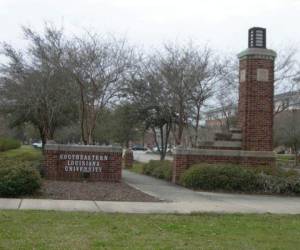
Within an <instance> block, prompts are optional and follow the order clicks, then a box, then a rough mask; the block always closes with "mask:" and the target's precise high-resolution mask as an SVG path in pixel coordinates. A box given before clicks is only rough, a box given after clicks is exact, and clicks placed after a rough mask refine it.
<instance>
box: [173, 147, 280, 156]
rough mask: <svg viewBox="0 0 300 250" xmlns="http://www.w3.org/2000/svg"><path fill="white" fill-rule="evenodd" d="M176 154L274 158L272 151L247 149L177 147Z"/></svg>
mask: <svg viewBox="0 0 300 250" xmlns="http://www.w3.org/2000/svg"><path fill="white" fill-rule="evenodd" d="M173 154H174V155H199V156H228V157H254V158H273V157H275V154H274V152H272V151H245V150H221V149H220V150H218V149H198V148H183V147H176V148H175V150H174V153H173Z"/></svg>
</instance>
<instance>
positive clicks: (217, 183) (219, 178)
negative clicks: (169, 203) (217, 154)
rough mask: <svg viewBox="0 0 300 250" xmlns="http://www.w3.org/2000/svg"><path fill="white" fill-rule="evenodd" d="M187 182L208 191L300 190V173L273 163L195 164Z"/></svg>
mask: <svg viewBox="0 0 300 250" xmlns="http://www.w3.org/2000/svg"><path fill="white" fill-rule="evenodd" d="M180 182H181V184H182V185H183V186H185V187H188V188H192V189H198V190H199V189H200V190H208V191H237V192H250V193H253V192H254V193H274V194H300V177H299V174H298V173H297V172H295V171H287V172H286V171H283V170H279V169H275V168H274V169H272V168H270V167H256V168H245V167H241V166H236V165H221V164H220V165H210V164H200V165H194V166H192V167H191V168H189V169H188V170H186V171H185V172H184V173H183V175H182V176H181V179H180Z"/></svg>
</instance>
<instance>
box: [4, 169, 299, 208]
mask: <svg viewBox="0 0 300 250" xmlns="http://www.w3.org/2000/svg"><path fill="white" fill-rule="evenodd" d="M123 178H124V181H126V182H127V183H128V184H129V185H131V186H133V187H135V188H137V189H139V190H141V191H143V192H145V193H148V194H151V195H153V196H155V197H158V198H159V199H161V200H163V202H114V201H79V200H43V199H1V198H0V209H20V210H28V209H30V210H61V211H88V212H108V213H116V212H117V213H181V214H187V213H193V212H215V213H279V214H300V198H295V197H278V196H267V195H239V194H222V193H209V192H195V191H191V190H189V189H185V188H183V187H180V186H176V185H173V184H171V183H168V182H165V181H162V180H158V179H154V178H151V177H148V176H144V175H138V174H134V173H131V172H129V171H126V170H125V171H123Z"/></svg>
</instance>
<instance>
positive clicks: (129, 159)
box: [123, 149, 133, 168]
mask: <svg viewBox="0 0 300 250" xmlns="http://www.w3.org/2000/svg"><path fill="white" fill-rule="evenodd" d="M123 160H124V168H132V166H133V152H132V150H130V149H126V150H125V153H124V157H123Z"/></svg>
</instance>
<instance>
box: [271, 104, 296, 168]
mask: <svg viewBox="0 0 300 250" xmlns="http://www.w3.org/2000/svg"><path fill="white" fill-rule="evenodd" d="M299 124H300V112H299V110H296V109H292V110H289V111H286V112H284V113H281V114H279V115H278V116H276V119H275V128H274V131H275V140H276V141H277V143H278V144H279V145H280V144H281V145H285V146H286V147H289V148H291V149H292V151H293V153H294V154H295V166H297V165H298V158H299V150H300V126H299Z"/></svg>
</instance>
